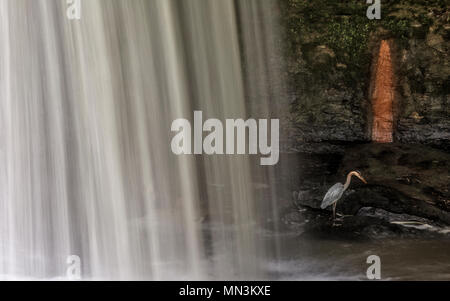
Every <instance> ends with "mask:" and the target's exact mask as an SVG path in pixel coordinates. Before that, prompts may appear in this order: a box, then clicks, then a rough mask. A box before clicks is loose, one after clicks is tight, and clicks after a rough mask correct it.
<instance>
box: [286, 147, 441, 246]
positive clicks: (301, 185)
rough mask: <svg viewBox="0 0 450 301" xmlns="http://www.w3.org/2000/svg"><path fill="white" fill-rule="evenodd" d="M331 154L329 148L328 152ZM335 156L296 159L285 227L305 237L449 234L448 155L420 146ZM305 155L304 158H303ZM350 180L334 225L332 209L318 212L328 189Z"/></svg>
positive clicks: (352, 150) (351, 150)
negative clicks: (350, 177) (358, 176)
mask: <svg viewBox="0 0 450 301" xmlns="http://www.w3.org/2000/svg"><path fill="white" fill-rule="evenodd" d="M331 149H332V148H331ZM337 149H338V151H337V152H334V153H333V152H330V153H328V154H327V153H321V154H311V153H309V154H306V153H305V154H298V155H296V156H298V157H299V158H300V159H298V160H297V162H296V163H295V164H297V165H298V167H297V169H296V170H298V175H297V176H298V180H296V181H295V182H294V183H292V186H291V188H292V190H293V195H292V206H289V207H288V209H286V211H285V212H284V213H283V222H284V224H285V226H287V227H288V228H290V229H293V230H295V231H298V232H299V233H302V234H305V235H316V236H317V235H319V236H320V235H325V236H327V235H332V236H342V237H352V238H385V237H416V236H423V237H441V236H444V237H446V236H449V234H450V230H449V229H450V186H449V183H450V172H449V170H450V166H449V165H450V154H448V153H446V152H444V151H441V150H438V149H435V148H431V147H427V146H422V145H405V144H363V145H354V146H339V147H338V148H337ZM302 156H303V158H302ZM352 170H359V171H360V172H361V173H362V174H363V176H364V177H365V178H366V179H367V181H368V184H367V185H365V184H363V183H362V182H360V181H358V180H357V179H355V178H354V179H353V181H352V184H351V186H350V188H349V189H348V190H347V191H346V192H345V194H344V196H343V197H342V199H341V200H340V201H339V202H338V206H337V212H338V213H339V214H340V215H342V216H341V217H340V218H339V219H338V221H337V222H336V223H335V224H334V225H333V221H332V214H331V210H330V209H328V210H327V211H324V210H321V209H320V203H321V202H322V199H323V196H324V195H325V194H326V192H327V190H328V189H329V188H330V187H331V186H332V185H333V184H334V183H337V182H344V181H345V176H346V174H347V173H348V172H350V171H352Z"/></svg>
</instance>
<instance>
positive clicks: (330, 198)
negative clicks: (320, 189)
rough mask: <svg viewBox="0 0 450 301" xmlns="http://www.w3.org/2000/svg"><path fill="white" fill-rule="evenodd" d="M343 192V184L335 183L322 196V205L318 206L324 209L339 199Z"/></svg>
mask: <svg viewBox="0 0 450 301" xmlns="http://www.w3.org/2000/svg"><path fill="white" fill-rule="evenodd" d="M343 193H344V185H342V184H341V183H337V184H335V185H333V187H331V188H330V189H329V190H328V192H327V194H326V195H325V197H324V198H323V201H322V205H320V208H322V209H325V208H327V207H328V206H330V205H331V204H333V203H334V202H336V201H337V200H339V199H340V198H341V196H342V194H343Z"/></svg>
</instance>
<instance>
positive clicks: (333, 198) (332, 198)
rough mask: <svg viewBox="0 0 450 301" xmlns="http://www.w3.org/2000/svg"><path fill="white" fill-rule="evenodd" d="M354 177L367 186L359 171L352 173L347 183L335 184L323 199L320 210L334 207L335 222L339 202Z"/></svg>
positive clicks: (348, 176)
mask: <svg viewBox="0 0 450 301" xmlns="http://www.w3.org/2000/svg"><path fill="white" fill-rule="evenodd" d="M352 176H356V177H358V178H359V179H360V180H361V181H363V182H364V183H365V184H367V182H366V180H365V179H364V178H363V177H362V175H361V174H360V173H359V171H352V172H350V173H349V174H348V175H347V181H346V182H345V184H341V183H337V184H334V185H333V187H331V188H330V189H329V190H328V192H327V194H326V195H325V197H324V198H323V201H322V204H321V205H320V208H322V209H325V208H327V207H328V206H331V205H333V220H335V219H336V205H337V202H338V201H339V199H340V198H341V197H342V195H343V194H344V192H345V191H346V190H347V188H348V187H349V186H350V182H351V180H352Z"/></svg>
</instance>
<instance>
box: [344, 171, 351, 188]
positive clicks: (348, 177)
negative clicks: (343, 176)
mask: <svg viewBox="0 0 450 301" xmlns="http://www.w3.org/2000/svg"><path fill="white" fill-rule="evenodd" d="M352 176H353V172H351V173H349V174H348V175H347V181H346V182H345V185H344V191H345V190H347V188H348V187H349V186H350V182H351V181H352Z"/></svg>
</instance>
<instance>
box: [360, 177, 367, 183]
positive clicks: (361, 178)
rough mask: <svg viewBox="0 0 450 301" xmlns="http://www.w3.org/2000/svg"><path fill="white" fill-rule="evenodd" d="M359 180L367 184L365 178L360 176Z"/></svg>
mask: <svg viewBox="0 0 450 301" xmlns="http://www.w3.org/2000/svg"><path fill="white" fill-rule="evenodd" d="M358 178H359V179H360V180H361V181H363V182H364V184H367V181H366V180H365V179H364V178H363V176H360V175H358Z"/></svg>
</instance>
